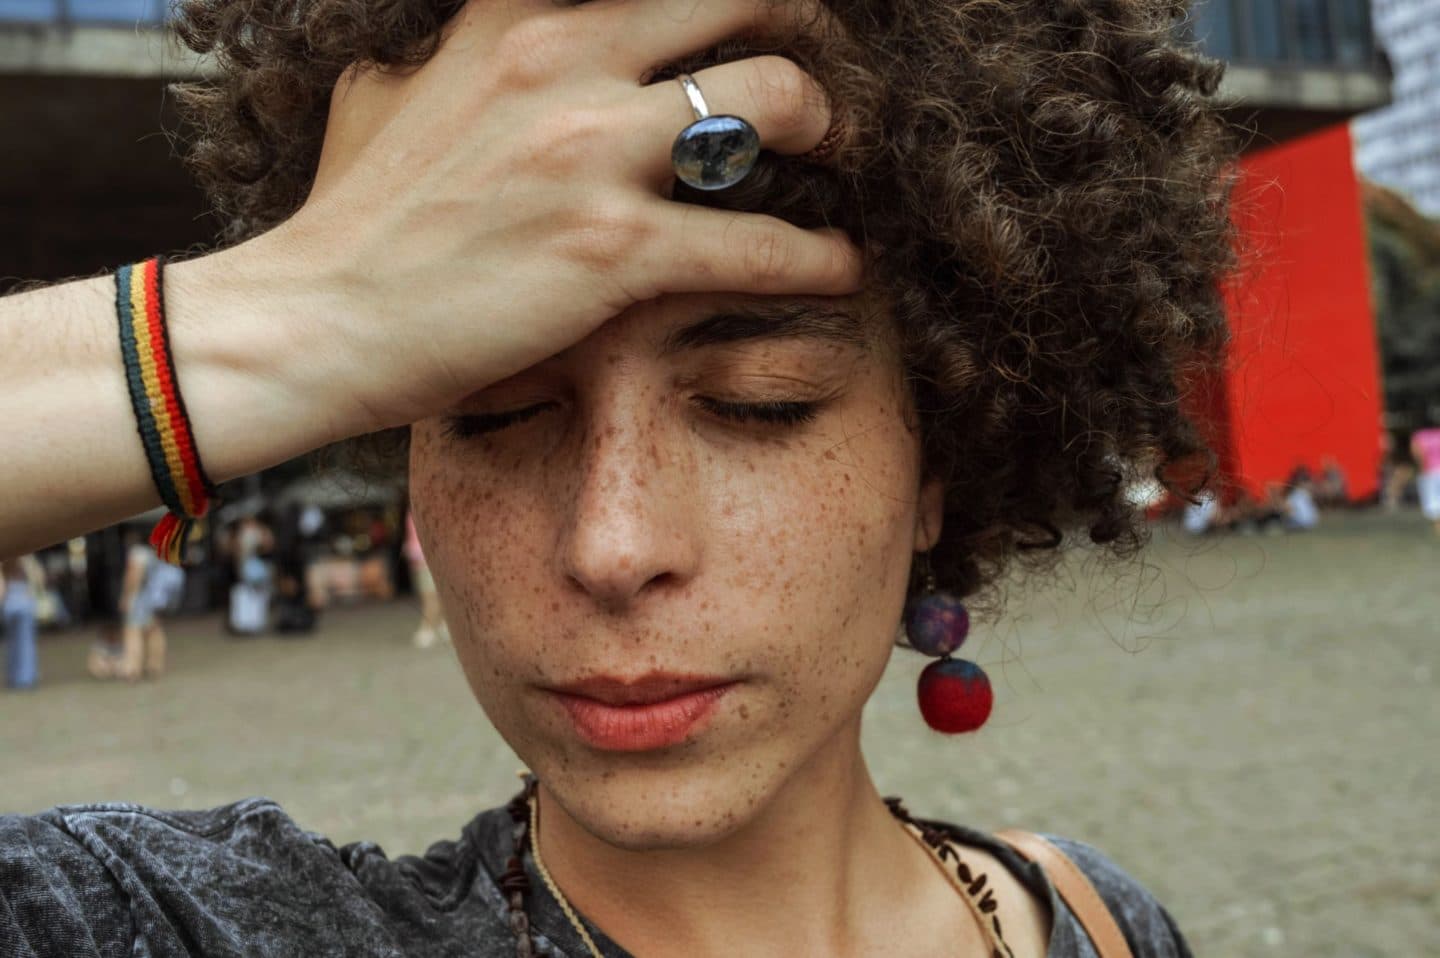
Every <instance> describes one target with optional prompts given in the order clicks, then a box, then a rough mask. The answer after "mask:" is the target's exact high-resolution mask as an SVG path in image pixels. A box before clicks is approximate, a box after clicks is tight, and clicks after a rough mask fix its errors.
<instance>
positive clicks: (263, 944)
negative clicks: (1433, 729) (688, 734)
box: [0, 798, 1190, 958]
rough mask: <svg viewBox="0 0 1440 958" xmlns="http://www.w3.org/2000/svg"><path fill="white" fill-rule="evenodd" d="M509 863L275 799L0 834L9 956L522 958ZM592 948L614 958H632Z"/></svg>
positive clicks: (1047, 888) (494, 831)
mask: <svg viewBox="0 0 1440 958" xmlns="http://www.w3.org/2000/svg"><path fill="white" fill-rule="evenodd" d="M944 827H945V828H946V829H947V830H948V831H950V833H951V834H952V835H953V837H954V839H955V840H956V841H957V842H959V843H960V844H962V845H970V846H974V847H979V848H983V849H985V850H987V851H989V852H990V853H991V854H993V855H995V856H997V857H998V858H999V859H1000V860H1001V861H1002V862H1003V863H1004V864H1005V865H1006V867H1008V868H1010V869H1011V870H1012V871H1013V872H1014V873H1015V874H1016V876H1018V878H1019V879H1020V880H1021V881H1022V882H1023V883H1024V884H1025V885H1027V886H1028V887H1030V888H1031V889H1033V890H1034V891H1035V893H1036V894H1038V895H1040V896H1041V897H1042V898H1044V899H1046V900H1048V901H1049V902H1050V906H1051V914H1052V915H1054V921H1053V926H1052V931H1051V937H1050V946H1049V949H1048V951H1047V953H1046V954H1047V958H1095V952H1094V950H1093V949H1092V948H1091V946H1090V942H1089V939H1088V938H1087V937H1086V935H1085V932H1084V930H1083V929H1082V928H1081V927H1080V924H1079V922H1078V921H1076V919H1075V917H1074V915H1073V914H1072V913H1071V912H1070V911H1069V909H1067V908H1066V907H1065V905H1064V904H1063V902H1062V901H1061V899H1060V898H1059V896H1058V895H1057V894H1056V892H1055V891H1054V889H1053V887H1052V886H1051V885H1050V883H1049V881H1048V880H1047V879H1046V878H1045V875H1044V873H1043V872H1042V871H1041V870H1040V869H1039V868H1038V867H1036V866H1033V865H1030V864H1029V863H1027V862H1025V861H1024V860H1023V859H1021V858H1020V857H1019V856H1018V855H1016V854H1015V853H1014V852H1013V851H1011V850H1010V849H1009V848H1008V846H1005V845H1002V844H1001V843H999V842H997V841H996V840H995V839H993V838H991V837H990V836H988V835H986V834H984V833H982V832H976V831H973V830H971V829H967V828H964V827H961V826H953V825H948V826H944ZM1047 837H1052V840H1054V841H1055V842H1056V843H1057V844H1058V845H1059V846H1060V847H1061V848H1062V849H1063V850H1064V851H1065V852H1066V853H1067V854H1068V855H1069V856H1070V857H1071V858H1072V859H1074V861H1075V862H1076V864H1077V865H1079V866H1080V868H1081V870H1083V871H1084V872H1085V874H1086V875H1087V876H1088V877H1089V878H1090V880H1091V882H1093V883H1094V885H1095V887H1096V890H1097V891H1099V893H1100V895H1101V897H1102V898H1104V899H1105V902H1106V904H1108V905H1109V906H1110V909H1111V911H1112V912H1113V913H1114V914H1115V917H1116V920H1117V922H1118V923H1119V925H1120V928H1121V930H1122V931H1123V932H1124V934H1125V937H1126V938H1127V939H1128V940H1129V942H1130V947H1131V950H1132V951H1133V952H1134V954H1135V958H1190V950H1189V948H1188V947H1187V946H1186V944H1185V941H1184V939H1183V938H1182V937H1181V935H1180V932H1179V931H1178V930H1177V929H1176V927H1175V923H1174V921H1173V920H1172V919H1171V917H1170V915H1169V914H1168V913H1167V912H1166V911H1165V909H1164V908H1162V907H1161V906H1160V904H1159V903H1158V902H1157V901H1156V900H1155V899H1154V897H1153V896H1152V895H1151V894H1150V893H1149V892H1147V891H1146V890H1145V889H1144V888H1142V887H1141V886H1140V885H1139V884H1137V883H1136V882H1135V880H1134V879H1132V878H1130V877H1129V876H1128V875H1126V874H1125V873H1124V872H1123V871H1121V870H1120V869H1119V868H1118V867H1117V866H1116V865H1115V864H1114V863H1113V862H1111V861H1110V860H1109V859H1107V858H1105V857H1104V856H1103V855H1101V854H1100V853H1099V852H1097V851H1096V850H1095V849H1093V848H1091V847H1089V846H1088V845H1084V844H1081V843H1079V842H1073V841H1068V840H1065V839H1054V838H1053V836H1047ZM513 847H514V835H513V825H512V822H511V819H510V815H509V813H508V812H507V811H506V810H505V809H504V808H497V809H492V810H490V811H487V812H483V813H481V814H480V815H478V816H477V817H476V818H475V819H474V820H473V821H471V822H470V823H469V824H468V825H466V826H465V828H464V829H463V830H462V832H461V835H460V838H459V840H457V841H453V842H452V841H444V842H438V843H436V844H435V845H432V846H431V847H430V850H429V851H427V852H426V853H425V855H424V856H423V857H414V856H402V857H400V858H397V859H394V860H391V859H389V858H387V857H386V855H385V853H384V852H383V851H381V849H380V848H379V847H378V846H376V845H374V844H372V843H369V842H359V843H356V844H353V845H346V846H345V847H343V848H336V847H335V846H334V845H333V844H332V843H331V842H330V841H329V840H327V839H325V838H323V837H322V836H320V835H316V834H313V833H311V832H306V831H304V830H303V829H301V828H300V827H299V826H298V825H297V824H296V823H295V822H294V820H293V819H291V818H290V816H289V815H286V814H285V812H284V811H282V810H281V808H280V806H278V805H277V804H275V803H274V802H272V801H270V800H268V799H264V798H250V799H246V800H244V801H241V802H236V803H235V804H233V805H225V806H222V807H220V808H214V809H208V810H205V811H185V812H169V811H160V810H157V809H152V808H145V807H143V806H139V805H128V804H118V803H112V804H102V805H65V806H60V807H58V808H54V809H51V810H49V811H47V812H43V813H41V814H39V815H27V816H19V815H7V816H0V955H3V956H5V958H12V956H14V958H32V956H37V958H89V956H104V958H138V956H146V958H174V956H182V955H203V956H207V958H220V956H225V958H229V956H234V958H241V956H244V958H259V956H277V958H279V956H283V958H294V956H299V955H304V956H307V958H324V956H342V955H343V956H346V958H382V956H384V958H398V956H424V958H447V956H456V958H459V956H465V958H501V956H506V958H508V956H511V955H514V954H515V939H514V937H513V935H512V934H511V932H510V930H509V926H508V923H507V921H506V911H507V909H506V905H505V901H504V899H503V897H502V895H501V892H500V888H499V885H498V878H497V876H499V875H501V874H503V873H504V869H505V863H506V859H507V858H508V857H509V855H510V853H511V851H512V849H513ZM525 866H526V870H527V872H528V873H529V876H530V888H531V893H530V896H531V897H530V901H529V906H528V911H529V913H530V917H531V921H532V923H533V926H534V928H535V931H536V939H537V942H538V943H539V945H540V953H541V954H542V955H549V956H565V958H581V956H584V955H585V954H586V950H585V948H584V945H583V944H582V943H581V941H580V940H579V938H578V936H577V935H576V934H575V932H574V931H573V929H572V928H571V927H570V924H569V923H568V921H567V920H566V919H565V917H564V915H563V913H562V912H561V911H560V908H559V905H558V904H557V903H556V902H555V900H554V899H553V898H552V897H550V895H549V894H548V893H547V892H546V890H545V886H544V883H543V882H541V880H540V879H539V876H538V875H537V874H536V873H535V871H534V865H533V862H531V861H530V860H529V858H528V856H527V858H526V861H525ZM589 930H590V932H591V934H592V935H594V936H595V938H596V941H597V944H599V946H600V947H601V949H602V951H604V953H605V955H606V958H625V955H626V952H625V951H624V950H623V949H622V948H620V947H619V946H618V945H616V944H615V943H614V942H612V941H610V940H609V939H607V938H606V937H605V936H604V935H603V934H600V933H599V931H598V929H595V928H594V927H590V929H589Z"/></svg>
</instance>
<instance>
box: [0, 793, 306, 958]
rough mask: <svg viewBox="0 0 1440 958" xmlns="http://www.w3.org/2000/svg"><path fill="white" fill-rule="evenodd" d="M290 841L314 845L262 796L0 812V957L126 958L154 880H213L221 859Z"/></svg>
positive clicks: (289, 842) (203, 881) (199, 882)
mask: <svg viewBox="0 0 1440 958" xmlns="http://www.w3.org/2000/svg"><path fill="white" fill-rule="evenodd" d="M277 839H278V840H277ZM296 842H299V843H302V844H315V843H324V840H323V839H321V838H320V837H319V836H315V835H311V834H309V833H306V832H303V831H301V830H300V829H299V827H298V826H296V825H295V824H294V822H293V821H291V820H290V818H289V816H288V815H286V814H285V812H284V811H283V810H282V809H281V808H280V807H279V806H278V805H277V804H276V803H274V802H273V801H271V800H269V799H265V798H250V799H245V800H243V801H239V802H235V803H232V804H230V805H224V806H219V807H217V808H210V809H204V810H198V811H165V810H160V809H154V808H148V807H146V806H143V805H134V804H130V803H123V802H107V803H100V804H90V805H60V806H56V807H54V808H51V809H49V810H47V811H44V812H41V813H39V814H36V815H0V954H3V955H36V956H49V955H57V956H58V955H64V956H67V958H68V956H72V955H74V956H91V955H98V956H107V958H108V956H111V955H115V956H120V955H129V954H130V953H131V949H132V947H133V943H134V940H135V938H136V934H137V931H136V921H137V919H136V897H137V895H138V894H142V893H145V892H148V891H150V890H151V885H152V883H153V881H154V878H155V876H156V875H157V874H160V875H164V874H167V873H168V874H170V875H178V874H183V875H185V876H186V880H187V881H188V882H194V883H195V884H196V885H202V884H205V879H204V877H203V876H202V875H201V874H199V873H200V872H202V871H207V870H208V871H212V872H216V873H217V875H216V876H215V877H216V878H217V880H219V879H222V878H223V875H221V874H218V873H222V872H224V870H225V865H224V862H225V860H226V859H227V858H229V857H232V856H243V855H248V854H250V853H251V852H253V850H254V849H255V848H256V847H263V846H267V845H268V846H270V847H272V848H278V847H279V846H289V847H291V848H293V847H294V845H295V844H296ZM197 866H198V867H197Z"/></svg>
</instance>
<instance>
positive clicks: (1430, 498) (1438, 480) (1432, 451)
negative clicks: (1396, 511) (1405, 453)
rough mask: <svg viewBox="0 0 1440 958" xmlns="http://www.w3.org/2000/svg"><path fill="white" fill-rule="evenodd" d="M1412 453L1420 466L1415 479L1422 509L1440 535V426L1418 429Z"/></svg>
mask: <svg viewBox="0 0 1440 958" xmlns="http://www.w3.org/2000/svg"><path fill="white" fill-rule="evenodd" d="M1410 454H1411V455H1412V456H1414V457H1415V464H1416V465H1417V466H1419V467H1420V475H1419V476H1418V477H1417V478H1416V480H1415V484H1416V488H1417V489H1418V490H1419V493H1420V511H1421V512H1423V513H1424V514H1425V518H1426V519H1429V520H1430V521H1431V522H1433V523H1434V524H1435V534H1436V535H1440V426H1431V427H1430V428H1429V429H1420V430H1418V431H1416V433H1415V434H1414V435H1413V436H1411V437H1410Z"/></svg>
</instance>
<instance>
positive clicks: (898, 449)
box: [712, 406, 918, 706]
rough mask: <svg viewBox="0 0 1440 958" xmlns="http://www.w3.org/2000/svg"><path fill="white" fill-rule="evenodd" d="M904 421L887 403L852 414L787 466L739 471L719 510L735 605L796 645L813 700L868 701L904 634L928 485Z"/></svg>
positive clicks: (797, 680)
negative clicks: (921, 490) (919, 508)
mask: <svg viewBox="0 0 1440 958" xmlns="http://www.w3.org/2000/svg"><path fill="white" fill-rule="evenodd" d="M897 421H898V420H897V419H896V417H895V416H893V415H891V414H889V411H888V408H887V407H883V406H882V407H879V409H877V415H876V417H875V418H874V419H873V420H869V419H867V420H866V421H864V422H862V421H860V420H859V418H858V417H849V418H847V419H846V420H845V421H844V427H845V428H843V429H842V430H837V431H836V433H835V434H834V435H827V436H824V437H817V439H816V440H815V441H813V442H808V443H806V444H805V446H804V448H797V449H796V450H794V452H795V454H794V455H787V456H786V457H785V463H784V468H783V469H782V468H757V469H755V470H754V471H753V472H752V471H749V470H746V471H744V472H741V473H738V474H737V476H736V481H734V482H732V483H731V485H730V488H731V489H732V490H733V491H732V493H731V494H730V496H729V497H728V499H727V501H726V502H725V503H724V504H723V506H722V508H721V509H720V510H719V512H720V515H721V516H722V518H723V520H724V521H725V523H726V526H725V527H724V530H725V535H724V539H725V541H726V545H727V548H728V551H729V554H728V555H727V556H725V557H724V560H723V564H724V565H725V566H727V567H729V568H730V569H732V570H733V573H732V575H731V577H730V579H729V582H728V586H729V589H728V593H729V594H728V596H727V600H726V603H725V604H726V605H728V606H730V607H731V608H733V609H745V610H751V614H755V615H756V617H757V618H758V619H760V620H762V621H761V623H759V624H760V628H761V629H762V630H763V631H765V632H766V633H768V637H769V639H770V640H771V641H772V642H773V643H775V645H777V646H784V647H786V648H787V653H786V654H787V655H788V656H789V658H790V661H791V664H790V666H789V667H787V669H786V672H787V673H788V674H789V676H790V681H791V683H792V690H791V691H792V692H793V693H794V694H795V695H799V696H803V697H805V698H807V699H810V700H811V704H812V705H813V704H817V703H820V704H824V705H826V706H828V705H829V704H831V703H835V704H839V703H837V702H836V699H850V698H853V697H854V696H855V695H856V694H861V695H862V698H863V694H864V693H868V691H869V689H870V687H872V686H873V683H874V682H875V681H877V680H878V677H879V673H880V672H881V671H883V668H884V664H885V662H886V661H888V658H889V655H890V649H891V647H892V645H893V642H894V637H895V633H896V629H897V626H898V623H899V619H900V614H901V609H902V607H903V604H904V593H905V586H906V583H907V581H908V577H909V568H910V560H911V551H912V549H913V545H914V528H915V515H916V487H917V486H918V476H917V468H918V466H917V463H916V460H917V453H916V451H915V449H914V448H913V446H912V445H911V443H910V442H909V437H908V434H907V433H905V432H904V431H903V430H902V429H900V428H898V426H897V425H896V423H897ZM712 555H713V552H712ZM717 558H718V557H717ZM817 675H823V676H825V680H824V681H823V682H816V681H815V680H814V677H815V676H817ZM822 699H823V700H825V701H824V703H821V700H822Z"/></svg>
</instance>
